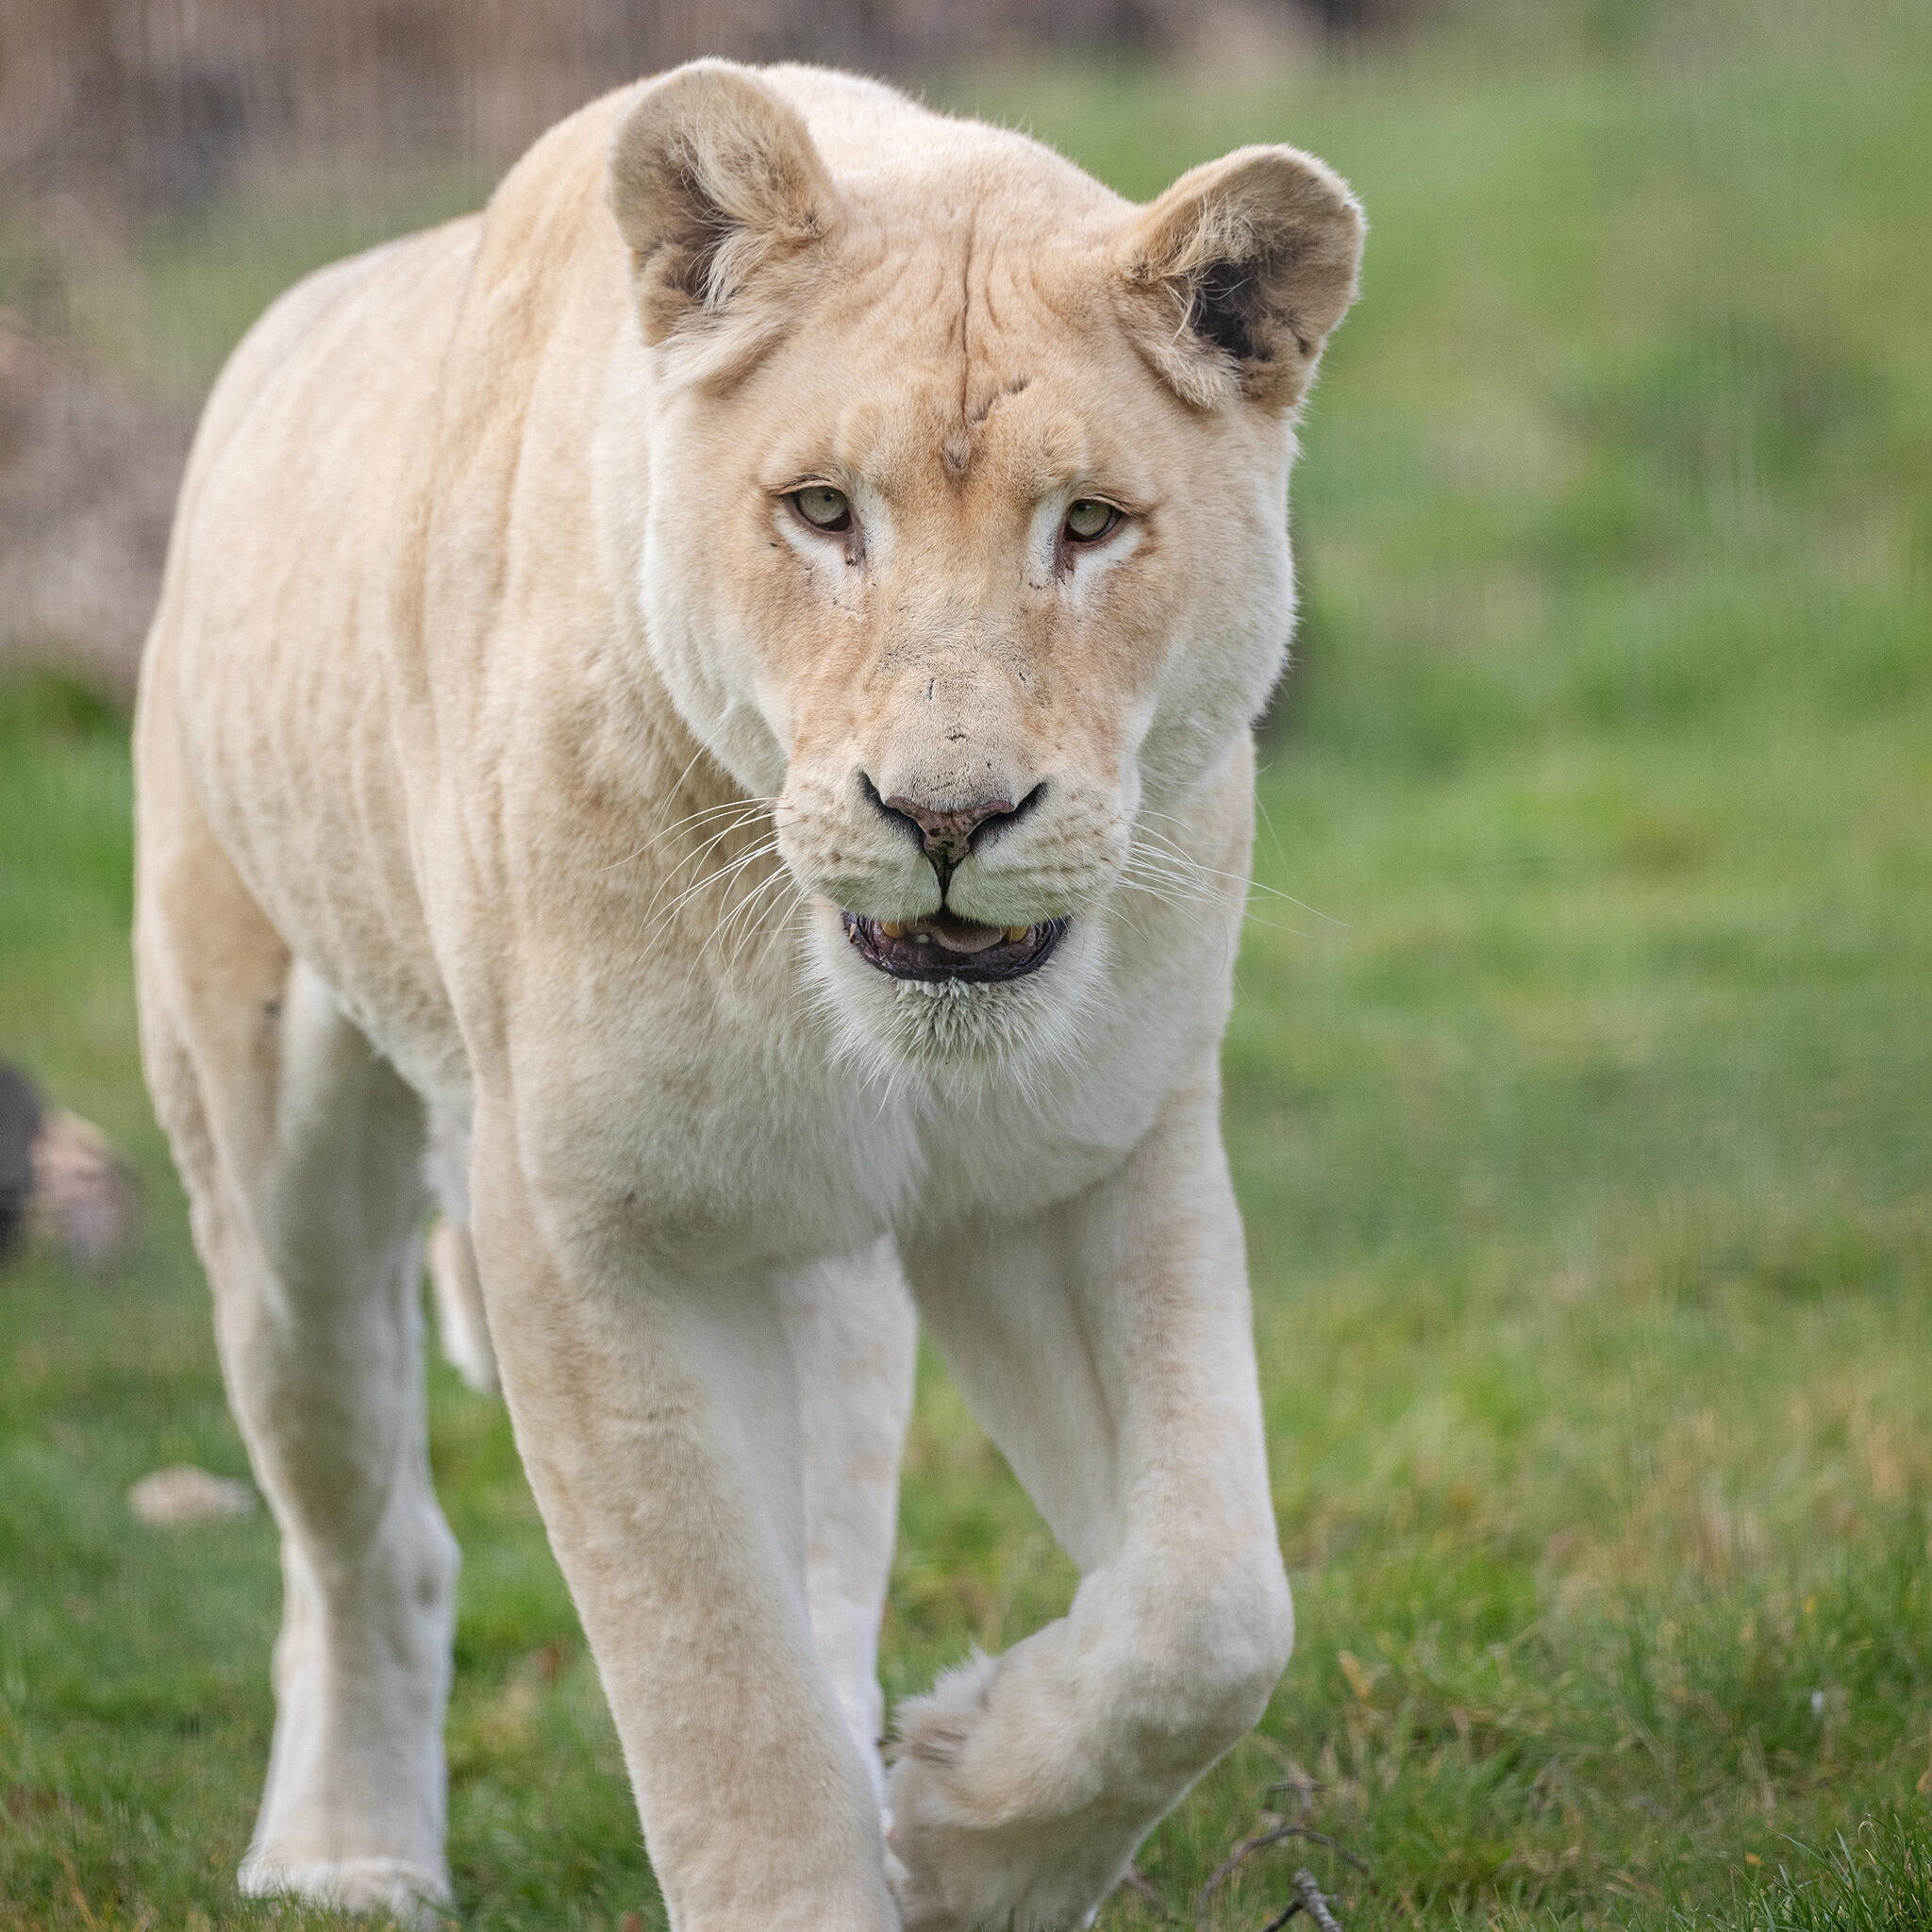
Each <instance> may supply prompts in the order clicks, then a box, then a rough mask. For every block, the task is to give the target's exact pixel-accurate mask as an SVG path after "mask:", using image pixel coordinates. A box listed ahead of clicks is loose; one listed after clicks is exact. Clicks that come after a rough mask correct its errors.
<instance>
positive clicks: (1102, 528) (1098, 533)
mask: <svg viewBox="0 0 1932 1932" xmlns="http://www.w3.org/2000/svg"><path fill="white" fill-rule="evenodd" d="M1120 520H1121V513H1120V511H1119V510H1117V509H1116V508H1114V507H1113V505H1112V504H1110V503H1103V502H1102V501H1101V500H1100V498H1099V497H1097V496H1083V497H1081V499H1080V500H1079V502H1077V503H1075V504H1072V505H1070V506H1069V507H1068V509H1067V522H1066V538H1067V541H1068V542H1069V543H1097V542H1099V541H1100V540H1101V539H1102V538H1103V537H1105V536H1107V535H1108V533H1109V532H1110V531H1111V530H1112V529H1113V526H1114V525H1116V524H1118V523H1119V522H1120Z"/></svg>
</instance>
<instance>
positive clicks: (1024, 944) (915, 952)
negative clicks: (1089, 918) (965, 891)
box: [841, 912, 1068, 985]
mask: <svg viewBox="0 0 1932 1932" xmlns="http://www.w3.org/2000/svg"><path fill="white" fill-rule="evenodd" d="M841 917H842V918H843V920H844V922H845V937H846V938H847V939H848V940H850V941H851V942H852V944H853V946H854V948H855V949H856V950H857V952H858V957H859V958H861V959H863V960H864V961H865V963H866V964H867V965H868V966H876V967H877V968H878V970H879V971H880V972H881V973H890V974H891V975H892V977H893V978H894V979H923V980H925V981H927V982H933V981H941V980H958V981H964V982H967V983H971V984H981V985H983V984H985V983H986V982H987V981H989V980H996V979H1018V978H1020V977H1022V976H1023V975H1024V974H1028V973H1037V972H1038V971H1039V970H1040V968H1041V967H1042V966H1044V965H1045V964H1046V961H1047V958H1048V956H1049V955H1050V954H1051V953H1052V952H1053V949H1054V948H1055V947H1056V946H1057V945H1058V944H1059V942H1060V935H1061V934H1062V933H1063V932H1065V931H1066V929H1067V924H1068V922H1067V921H1066V920H1064V919H1046V920H1041V922H1040V923H1039V924H1034V925H1008V926H998V925H979V924H975V923H974V921H972V920H970V919H960V918H958V916H957V915H956V914H954V913H951V912H934V913H930V914H928V915H927V916H926V917H925V918H924V919H913V920H908V921H907V922H906V923H905V924H898V923H896V922H894V921H891V920H883V919H868V918H867V917H866V916H865V915H864V913H862V912H846V913H843V914H841Z"/></svg>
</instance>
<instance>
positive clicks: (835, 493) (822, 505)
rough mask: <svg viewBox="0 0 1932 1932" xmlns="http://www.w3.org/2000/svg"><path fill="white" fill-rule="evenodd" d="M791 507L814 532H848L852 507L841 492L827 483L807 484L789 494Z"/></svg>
mask: <svg viewBox="0 0 1932 1932" xmlns="http://www.w3.org/2000/svg"><path fill="white" fill-rule="evenodd" d="M791 507H792V508H793V509H795V510H796V511H797V512H798V514H799V515H800V516H802V517H803V518H804V519H805V520H806V522H807V523H808V524H809V525H811V526H812V528H813V529H814V530H831V531H838V530H849V529H850V528H851V527H852V505H851V503H850V501H849V500H848V499H847V497H846V495H845V492H844V491H842V490H834V489H833V488H832V486H831V485H830V484H829V483H809V484H808V485H807V486H806V487H805V488H804V489H803V490H794V491H792V492H791Z"/></svg>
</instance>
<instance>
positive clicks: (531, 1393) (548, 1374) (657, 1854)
mask: <svg viewBox="0 0 1932 1932" xmlns="http://www.w3.org/2000/svg"><path fill="white" fill-rule="evenodd" d="M504 1139H506V1140H507V1139H508V1137H507V1136H506V1137H504ZM495 1144H496V1145H498V1146H500V1145H501V1144H502V1143H501V1141H498V1142H496V1143H495ZM491 1147H492V1139H491V1135H490V1133H489V1132H488V1131H487V1129H486V1128H485V1126H484V1125H483V1124H482V1123H480V1122H479V1125H478V1132H477V1140H476V1157H475V1166H474V1174H475V1189H474V1201H475V1238H476V1249H477V1257H478V1260H479V1262H480V1264H481V1273H482V1279H483V1288H484V1295H485V1299H486V1301H487V1303H488V1306H489V1311H490V1326H491V1335H492V1337H493V1339H494V1341H495V1343H496V1349H497V1356H498V1363H499V1367H500V1370H501V1374H502V1379H503V1387H504V1392H505V1395H506V1397H507V1398H508V1403H509V1407H510V1413H511V1416H512V1418H513V1420H514V1422H515V1424H516V1432H517V1441H518V1445H519V1447H520V1449H521V1450H522V1452H523V1457H524V1463H525V1468H526V1470H527V1471H528V1473H529V1476H530V1481H531V1487H532V1489H533V1490H534V1491H535V1493H536V1497H537V1501H538V1505H539V1507H541V1510H542V1513H543V1519H544V1523H545V1525H546V1527H547V1528H548V1530H549V1533H550V1540H551V1543H552V1545H553V1547H554V1548H555V1549H556V1551H557V1555H558V1561H559V1562H560V1564H561V1565H562V1568H563V1573H564V1575H565V1577H566V1579H567V1580H568V1582H569V1584H570V1588H571V1593H572V1595H573V1596H574V1597H575V1601H576V1606H577V1609H578V1613H579V1614H580V1616H581V1617H582V1619H583V1624H584V1630H585V1634H586V1635H587V1636H588V1637H589V1639H590V1641H591V1650H592V1652H593V1654H594V1655H595V1657H596V1659H597V1666H598V1670H599V1673H600V1674H601V1675H602V1677H603V1681H604V1688H605V1691H606V1693H607V1694H608V1697H609V1700H610V1706H611V1710H612V1713H613V1715H614V1716H615V1718H616V1721H617V1729H618V1734H619V1737H620V1739H621V1740H622V1742H623V1745H624V1752H625V1762H626V1764H627V1765H628V1767H629V1770H630V1774H631V1781H632V1784H633V1786H634V1788H635V1790H636V1792H637V1798H638V1807H639V1810H640V1812H641V1816H642V1820H643V1826H644V1839H645V1844H646V1846H647V1848H648V1850H649V1852H650V1855H651V1860H652V1864H653V1867H654V1868H655V1870H656V1873H657V1875H658V1883H659V1884H660V1885H661V1887H662V1888H663V1892H664V1897H665V1902H666V1904H667V1906H668V1907H669V1908H670V1914H671V1923H672V1924H673V1925H675V1927H676V1928H677V1932H743V1928H745V1927H748V1926H757V1927H758V1928H760V1932H787V1928H790V1932H824V1928H825V1927H827V1926H839V1927H841V1928H847V1927H850V1928H853V1932H897V1926H898V1917H897V1914H896V1912H895V1911H894V1909H893V1906H892V1903H891V1897H890V1895H889V1893H888V1891H887V1889H886V1883H885V1876H884V1859H883V1849H882V1845H881V1841H880V1836H879V1819H878V1807H877V1802H876V1798H875V1795H874V1787H873V1782H872V1779H871V1777H870V1776H869V1775H868V1774H867V1771H866V1769H865V1766H864V1764H863V1763H862V1761H861V1759H860V1757H859V1754H858V1750H857V1749H856V1747H855V1745H854V1742H853V1740H852V1738H851V1737H850V1735H849V1734H848V1732H847V1729H846V1726H845V1723H844V1719H843V1716H842V1713H841V1708H840V1704H839V1700H838V1698H837V1697H836V1696H835V1694H834V1691H833V1687H832V1683H831V1680H830V1678H829V1677H828V1675H827V1674H826V1671H825V1668H824V1664H823V1663H822V1661H821V1660H820V1657H819V1653H818V1650H817V1648H816V1646H815V1644H814V1642H813V1637H812V1630H811V1624H810V1621H809V1615H808V1605H807V1590H806V1576H805V1567H806V1531H805V1511H804V1505H803V1489H802V1483H801V1477H800V1454H801V1450H800V1429H799V1418H798V1400H797V1391H796V1386H795V1376H794V1373H793V1367H792V1362H791V1353H790V1350H789V1348H788V1346H787V1342H786V1337H785V1332H784V1328H783V1325H782V1324H781V1321H780V1317H779V1309H778V1305H777V1296H776V1294H775V1292H774V1286H773V1284H772V1282H771V1280H770V1279H769V1277H768V1276H766V1275H764V1274H746V1275H741V1276H736V1277H732V1278H728V1279H715V1280H711V1281H708V1282H705V1283H692V1282H674V1281H668V1280H664V1279H662V1278H660V1277H655V1276H653V1275H652V1274H650V1273H649V1272H648V1271H646V1270H643V1269H641V1268H636V1267H633V1266H632V1265H631V1264H630V1262H629V1260H628V1258H627V1257H624V1256H622V1255H621V1254H619V1253H616V1252H613V1249H614V1246H615V1244H608V1245H607V1244H606V1243H605V1242H603V1241H590V1240H585V1241H580V1243H579V1244H578V1246H577V1247H576V1249H575V1251H574V1252H572V1253H569V1254H565V1253H560V1252H558V1251H557V1250H555V1249H553V1247H552V1246H551V1244H550V1241H546V1238H545V1230H547V1229H554V1228H556V1227H557V1226H558V1224H560V1223H561V1221H562V1219H563V1216H562V1215H561V1214H558V1215H556V1216H554V1217H548V1218H543V1219H542V1220H541V1224H540V1217H539V1215H538V1214H537V1213H536V1212H535V1211H534V1208H533V1204H532V1201H531V1198H530V1195H529V1192H528V1191H527V1190H526V1187H525V1179H524V1176H523V1174H522V1173H521V1171H520V1169H519V1166H518V1164H517V1162H516V1159H515V1158H514V1155H513V1154H512V1155H511V1156H510V1157H509V1158H502V1157H501V1156H498V1157H497V1158H492V1154H491ZM559 1205H560V1206H563V1207H564V1208H567V1207H568V1205H569V1204H559ZM551 1239H552V1240H555V1239H557V1237H556V1236H554V1235H553V1236H552V1237H551Z"/></svg>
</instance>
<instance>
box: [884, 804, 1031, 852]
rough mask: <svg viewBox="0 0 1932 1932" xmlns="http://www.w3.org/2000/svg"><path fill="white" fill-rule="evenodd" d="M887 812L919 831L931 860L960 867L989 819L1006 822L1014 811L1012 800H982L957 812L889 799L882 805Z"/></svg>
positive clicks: (962, 807)
mask: <svg viewBox="0 0 1932 1932" xmlns="http://www.w3.org/2000/svg"><path fill="white" fill-rule="evenodd" d="M881 803H883V804H884V806H885V808H886V809H887V810H888V811H895V812H897V813H899V815H900V816H901V817H902V818H908V819H910V820H911V821H912V823H913V824H915V825H917V826H918V827H919V836H920V838H921V839H922V840H923V841H924V845H925V850H926V856H927V857H928V858H938V859H943V860H944V861H945V863H946V864H947V865H949V866H957V865H958V864H959V863H960V861H961V860H962V859H964V858H965V857H966V855H967V853H968V852H970V851H971V850H972V848H973V835H974V832H976V831H978V829H979V828H980V826H981V825H983V824H985V823H986V822H987V820H988V819H1000V818H1005V817H1006V816H1007V814H1008V812H1010V811H1011V810H1012V809H1013V802H1012V800H1011V799H1009V798H982V799H981V800H980V801H979V802H978V804H976V805H967V806H961V807H960V808H959V809H958V811H936V810H935V809H934V808H932V807H931V806H929V805H921V804H920V803H919V801H918V800H917V799H915V798H888V799H884V800H882V801H881Z"/></svg>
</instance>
